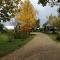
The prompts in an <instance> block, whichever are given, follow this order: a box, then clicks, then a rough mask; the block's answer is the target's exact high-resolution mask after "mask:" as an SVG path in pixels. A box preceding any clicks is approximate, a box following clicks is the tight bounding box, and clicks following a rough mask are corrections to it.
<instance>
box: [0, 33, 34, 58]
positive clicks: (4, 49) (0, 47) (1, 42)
mask: <svg viewBox="0 0 60 60" xmlns="http://www.w3.org/2000/svg"><path fill="white" fill-rule="evenodd" d="M33 36H34V35H30V36H29V37H28V38H26V39H15V40H14V41H12V42H9V41H8V35H6V34H2V33H0V57H2V56H4V55H6V54H8V53H11V52H12V51H14V50H16V49H17V48H19V47H21V46H23V45H24V44H25V43H27V42H28V41H30V40H31V39H32V38H33Z"/></svg>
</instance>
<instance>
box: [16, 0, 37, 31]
mask: <svg viewBox="0 0 60 60" xmlns="http://www.w3.org/2000/svg"><path fill="white" fill-rule="evenodd" d="M16 19H17V21H18V22H19V23H20V24H21V25H20V30H21V31H23V32H29V31H30V30H31V29H32V28H33V27H34V26H35V23H36V11H35V9H34V7H33V5H32V4H31V3H30V1H29V0H25V1H24V2H23V4H22V7H21V8H20V12H18V13H17V14H16Z"/></svg>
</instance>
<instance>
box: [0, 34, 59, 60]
mask: <svg viewBox="0 0 60 60" xmlns="http://www.w3.org/2000/svg"><path fill="white" fill-rule="evenodd" d="M35 34H37V35H36V36H35V37H34V38H33V39H32V40H31V41H30V42H28V43H27V44H26V45H24V46H23V47H22V48H20V49H17V50H16V51H14V52H13V53H11V54H9V55H7V56H5V57H3V58H1V59H0V60H60V43H56V42H54V41H53V40H51V39H50V38H49V37H48V35H45V34H43V33H35Z"/></svg>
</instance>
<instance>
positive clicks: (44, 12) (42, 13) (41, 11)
mask: <svg viewBox="0 0 60 60" xmlns="http://www.w3.org/2000/svg"><path fill="white" fill-rule="evenodd" d="M30 1H31V3H32V4H33V6H34V7H35V9H36V10H37V11H38V18H39V19H40V22H41V23H40V24H41V25H42V24H44V23H45V22H46V21H47V18H46V16H49V15H50V14H52V15H58V12H57V8H58V7H57V6H54V7H50V6H45V7H43V6H41V5H38V4H37V3H38V0H30Z"/></svg>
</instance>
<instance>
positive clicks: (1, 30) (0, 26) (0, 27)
mask: <svg viewBox="0 0 60 60" xmlns="http://www.w3.org/2000/svg"><path fill="white" fill-rule="evenodd" d="M3 27H4V26H3V24H1V23H0V32H3Z"/></svg>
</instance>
